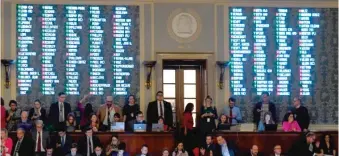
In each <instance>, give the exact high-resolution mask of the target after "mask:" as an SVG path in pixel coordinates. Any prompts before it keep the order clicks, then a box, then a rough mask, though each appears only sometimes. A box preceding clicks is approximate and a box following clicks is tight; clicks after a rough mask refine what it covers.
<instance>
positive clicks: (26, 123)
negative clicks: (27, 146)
mask: <svg viewBox="0 0 339 156" xmlns="http://www.w3.org/2000/svg"><path fill="white" fill-rule="evenodd" d="M32 126H33V125H32V122H31V121H30V120H29V119H28V112H27V111H22V112H21V118H20V121H19V123H18V124H17V127H18V128H23V129H25V131H31V129H32Z"/></svg>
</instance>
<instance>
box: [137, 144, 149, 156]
mask: <svg viewBox="0 0 339 156" xmlns="http://www.w3.org/2000/svg"><path fill="white" fill-rule="evenodd" d="M136 156H150V155H149V154H148V146H147V145H146V144H144V145H142V146H141V154H137V155H136Z"/></svg>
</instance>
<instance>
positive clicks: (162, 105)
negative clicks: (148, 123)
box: [157, 101, 165, 119]
mask: <svg viewBox="0 0 339 156" xmlns="http://www.w3.org/2000/svg"><path fill="white" fill-rule="evenodd" d="M157 104H158V106H157V107H158V116H159V117H160V116H161V112H160V111H161V109H160V105H161V107H162V117H163V118H164V119H165V107H164V101H157Z"/></svg>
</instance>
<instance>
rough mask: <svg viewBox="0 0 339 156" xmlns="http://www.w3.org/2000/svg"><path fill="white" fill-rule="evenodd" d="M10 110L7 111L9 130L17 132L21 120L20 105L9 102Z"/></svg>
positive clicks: (13, 101)
mask: <svg viewBox="0 0 339 156" xmlns="http://www.w3.org/2000/svg"><path fill="white" fill-rule="evenodd" d="M8 105H9V107H10V109H9V110H7V111H6V121H7V130H8V131H16V125H17V124H18V122H19V121H20V119H21V110H20V109H18V108H17V106H18V103H17V102H16V101H15V100H11V101H9V104H8Z"/></svg>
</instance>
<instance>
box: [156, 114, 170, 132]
mask: <svg viewBox="0 0 339 156" xmlns="http://www.w3.org/2000/svg"><path fill="white" fill-rule="evenodd" d="M158 124H163V125H164V131H165V132H167V131H168V130H169V128H168V125H165V124H164V118H163V117H162V116H160V117H159V120H158Z"/></svg>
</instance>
